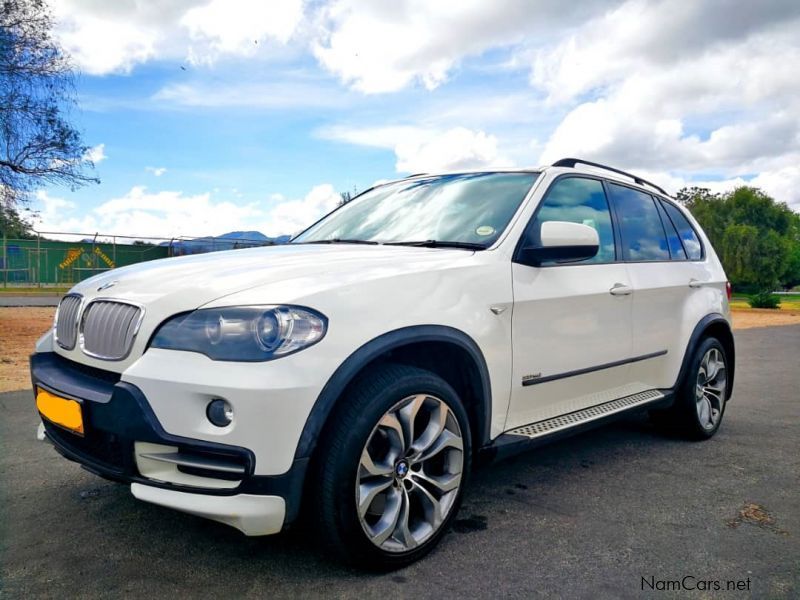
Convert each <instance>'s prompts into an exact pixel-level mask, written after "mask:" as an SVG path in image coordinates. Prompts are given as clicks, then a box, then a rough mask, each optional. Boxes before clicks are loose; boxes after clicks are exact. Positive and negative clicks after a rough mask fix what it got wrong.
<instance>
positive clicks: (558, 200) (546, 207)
mask: <svg viewBox="0 0 800 600" xmlns="http://www.w3.org/2000/svg"><path fill="white" fill-rule="evenodd" d="M547 221H569V222H571V223H581V224H583V225H588V226H590V227H594V229H595V230H597V235H598V236H599V237H600V248H599V250H598V251H597V254H596V255H595V256H593V257H592V258H589V259H586V260H584V261H581V262H582V263H591V262H613V261H614V259H615V249H614V229H613V227H612V225H611V212H610V211H609V208H608V200H607V199H606V194H605V191H604V190H603V184H602V183H601V182H600V181H598V180H597V179H584V178H582V177H565V178H563V179H559V180H558V181H556V182H555V183H554V184H553V185H552V186H551V187H550V189H549V190H547V195H546V196H545V198H544V200H542V204H541V206H540V207H539V211H538V212H537V213H536V220H535V221H534V222H533V224H532V226H531V227H530V228H529V229H528V234H527V235H528V239H527V240H526V244H530V245H536V244H537V243H538V242H539V232H540V231H541V228H542V223H545V222H547ZM549 264H554V263H552V262H551V263H549Z"/></svg>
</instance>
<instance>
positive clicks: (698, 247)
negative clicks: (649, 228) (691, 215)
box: [660, 200, 703, 260]
mask: <svg viewBox="0 0 800 600" xmlns="http://www.w3.org/2000/svg"><path fill="white" fill-rule="evenodd" d="M660 202H661V205H662V206H663V207H664V210H666V211H667V214H668V215H669V218H670V219H671V220H672V223H673V224H674V225H675V229H677V230H678V235H679V236H680V237H681V241H682V242H683V247H684V248H685V249H686V254H687V255H688V256H689V260H700V259H701V258H703V246H702V244H701V243H700V238H698V237H697V233H696V232H695V230H694V228H693V227H692V225H691V224H690V223H689V220H688V219H687V218H686V217H685V216H684V215H683V213H682V212H681V211H680V210H678V208H677V207H675V206H673V204H672V203H671V202H665V201H664V200H661V201H660Z"/></svg>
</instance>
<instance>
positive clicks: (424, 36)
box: [313, 0, 603, 93]
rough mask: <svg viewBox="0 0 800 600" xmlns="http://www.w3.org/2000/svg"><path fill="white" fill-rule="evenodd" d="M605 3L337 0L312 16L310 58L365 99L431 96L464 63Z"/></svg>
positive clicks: (544, 32) (509, 0) (585, 13)
mask: <svg viewBox="0 0 800 600" xmlns="http://www.w3.org/2000/svg"><path fill="white" fill-rule="evenodd" d="M602 4H603V3H602V2H597V1H587V2H573V3H564V2H558V1H555V0H543V1H540V2H536V3H531V2H529V1H527V0H495V1H493V2H484V1H481V0H441V1H437V2H429V1H426V0H381V1H375V0H335V1H333V2H330V3H329V4H328V5H326V6H324V7H323V8H322V9H321V10H320V11H319V12H318V13H317V14H316V23H317V33H318V34H317V36H316V37H315V39H314V41H313V49H314V54H315V55H316V57H317V59H318V60H319V61H320V63H321V64H322V65H323V66H324V67H325V68H326V69H328V70H329V71H331V72H332V73H335V74H336V75H338V76H339V77H340V78H341V79H342V80H343V81H344V82H345V83H347V84H349V85H352V86H353V87H355V88H356V89H358V90H360V91H362V92H366V93H380V92H392V91H397V90H400V89H402V88H404V87H406V86H408V85H410V84H413V83H416V82H419V83H421V84H422V85H424V86H425V87H426V88H428V89H434V88H436V87H437V86H439V85H441V84H442V83H443V82H444V81H446V80H447V78H448V76H449V74H450V73H451V71H452V70H453V69H454V68H456V67H457V66H458V65H459V63H460V62H461V61H462V60H463V59H464V58H465V57H469V56H474V55H479V54H481V53H482V52H484V51H486V50H487V49H489V48H492V47H495V46H509V45H511V44H515V43H519V42H520V41H521V40H522V39H523V37H524V36H525V35H537V36H542V37H545V38H546V37H547V36H548V35H549V30H552V28H554V27H557V26H559V25H562V26H563V25H565V24H567V23H570V22H571V21H572V20H574V19H577V18H578V17H581V16H585V15H587V14H593V13H594V12H595V11H596V10H598V9H599V7H601V6H602Z"/></svg>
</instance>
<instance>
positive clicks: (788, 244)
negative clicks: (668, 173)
mask: <svg viewBox="0 0 800 600" xmlns="http://www.w3.org/2000/svg"><path fill="white" fill-rule="evenodd" d="M677 198H678V200H679V201H680V202H682V203H683V204H684V205H685V206H686V207H687V208H688V209H689V210H690V211H691V213H692V214H693V215H694V217H695V219H697V221H698V222H699V223H700V225H701V226H702V227H703V230H704V231H705V232H706V235H707V236H708V238H709V240H711V244H712V245H713V246H714V248H715V249H716V251H717V254H718V255H719V257H720V260H721V261H722V264H723V266H724V267H725V272H726V273H727V275H728V277H729V278H730V280H731V283H732V284H733V285H734V287H736V288H737V289H744V290H750V291H753V292H756V293H759V294H762V295H763V294H769V293H770V292H772V291H773V290H775V289H776V288H777V287H778V286H784V287H786V286H788V287H791V286H792V285H797V283H793V282H796V281H798V280H800V216H798V215H797V214H796V213H795V212H793V211H792V210H791V209H790V208H789V207H788V206H787V205H786V204H784V203H781V202H776V201H775V200H774V199H772V198H771V197H770V196H768V195H767V194H765V193H764V192H762V191H761V190H758V189H756V188H752V187H740V188H737V189H735V190H734V191H732V192H729V193H727V194H712V193H711V192H709V190H707V189H704V188H696V187H695V188H684V189H683V190H681V191H680V192H679V193H678V196H677Z"/></svg>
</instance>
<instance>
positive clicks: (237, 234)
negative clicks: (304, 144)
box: [217, 231, 272, 242]
mask: <svg viewBox="0 0 800 600" xmlns="http://www.w3.org/2000/svg"><path fill="white" fill-rule="evenodd" d="M217 239H223V240H247V241H248V242H252V241H259V242H271V241H272V238H269V237H267V236H265V235H264V234H263V233H261V232H260V231H231V232H230V233H223V234H222V235H218V236H217Z"/></svg>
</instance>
